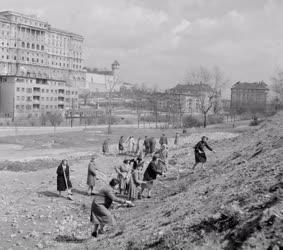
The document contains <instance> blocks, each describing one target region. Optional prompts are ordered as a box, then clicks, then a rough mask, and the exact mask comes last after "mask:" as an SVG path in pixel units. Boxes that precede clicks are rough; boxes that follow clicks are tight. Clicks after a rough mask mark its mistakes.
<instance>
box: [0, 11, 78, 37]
mask: <svg viewBox="0 0 283 250" xmlns="http://www.w3.org/2000/svg"><path fill="white" fill-rule="evenodd" d="M9 16H22V17H26V18H30V19H33V20H36V21H40V22H42V23H45V24H46V25H47V27H48V29H49V31H51V32H57V33H65V34H66V35H68V36H72V37H76V38H78V39H79V40H83V36H82V35H79V34H75V33H73V32H70V31H66V30H62V29H57V28H54V27H52V26H51V25H50V24H49V23H48V22H46V21H45V20H43V19H42V18H39V17H37V16H36V15H27V14H23V13H19V12H16V11H0V20H3V21H11V20H10V19H9V18H8V17H9Z"/></svg>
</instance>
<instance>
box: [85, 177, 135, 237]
mask: <svg viewBox="0 0 283 250" xmlns="http://www.w3.org/2000/svg"><path fill="white" fill-rule="evenodd" d="M118 184H119V181H118V180H117V179H112V180H111V181H110V183H109V186H107V187H103V188H102V189H101V190H100V191H99V192H98V193H97V194H95V196H94V199H93V202H92V205H91V214H90V221H91V222H92V223H93V224H94V229H93V232H92V236H93V237H97V236H98V234H99V233H104V226H105V225H115V223H116V222H115V219H114V217H113V216H112V214H111V212H110V211H109V208H110V207H111V205H112V203H113V202H118V203H121V204H127V205H128V206H134V204H133V203H132V202H131V201H127V200H124V199H120V198H118V197H116V196H115V194H114V189H115V188H116V187H117V186H118Z"/></svg>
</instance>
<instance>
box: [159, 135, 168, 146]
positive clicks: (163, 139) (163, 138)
mask: <svg viewBox="0 0 283 250" xmlns="http://www.w3.org/2000/svg"><path fill="white" fill-rule="evenodd" d="M159 144H160V145H161V146H162V145H163V144H166V145H168V139H167V137H166V136H161V137H160V140H159Z"/></svg>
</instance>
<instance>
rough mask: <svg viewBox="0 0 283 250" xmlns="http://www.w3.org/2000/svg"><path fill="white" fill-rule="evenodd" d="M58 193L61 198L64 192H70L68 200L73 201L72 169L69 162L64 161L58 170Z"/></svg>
mask: <svg viewBox="0 0 283 250" xmlns="http://www.w3.org/2000/svg"><path fill="white" fill-rule="evenodd" d="M56 172H57V191H58V192H59V196H61V192H62V191H66V190H67V192H68V198H69V199H70V200H71V199H72V198H71V196H70V195H72V191H71V188H72V183H71V181H70V168H69V164H68V161H67V160H62V162H61V163H60V165H59V166H58V168H57V171H56Z"/></svg>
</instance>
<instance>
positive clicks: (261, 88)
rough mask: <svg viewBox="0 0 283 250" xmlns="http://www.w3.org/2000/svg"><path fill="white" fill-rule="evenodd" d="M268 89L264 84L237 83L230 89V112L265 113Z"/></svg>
mask: <svg viewBox="0 0 283 250" xmlns="http://www.w3.org/2000/svg"><path fill="white" fill-rule="evenodd" d="M267 93H268V88H267V85H266V84H265V83H264V82H254V83H248V82H237V83H235V84H234V85H233V86H232V88H231V110H232V111H235V112H245V111H265V109H266V102H267Z"/></svg>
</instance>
